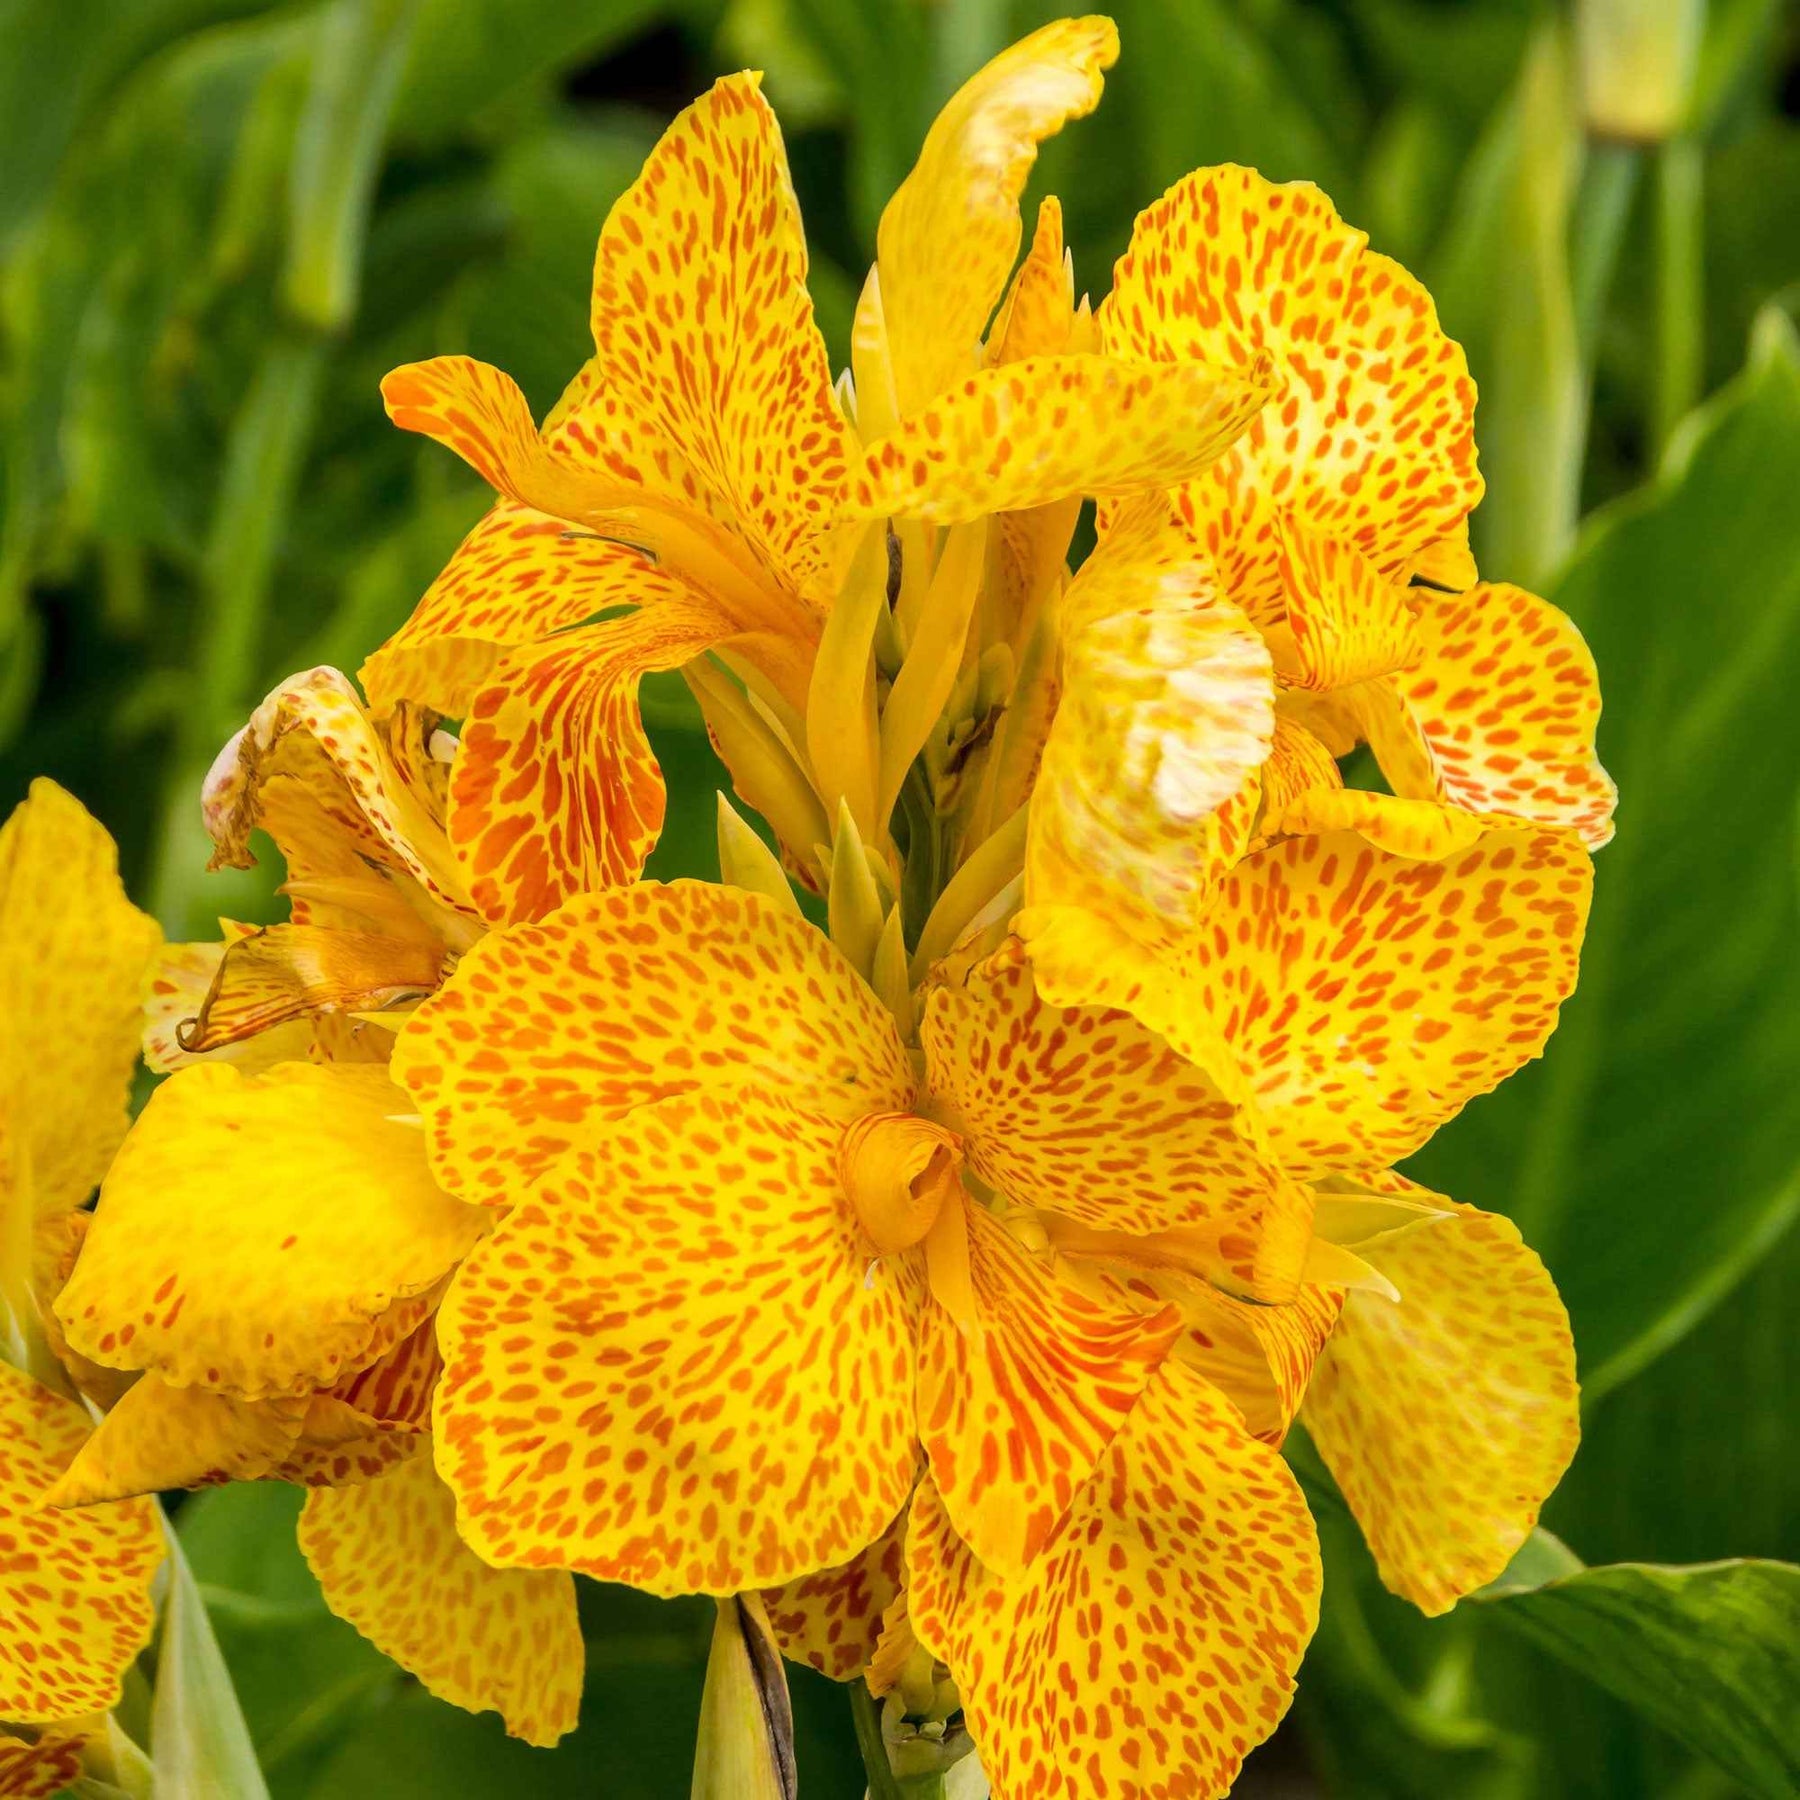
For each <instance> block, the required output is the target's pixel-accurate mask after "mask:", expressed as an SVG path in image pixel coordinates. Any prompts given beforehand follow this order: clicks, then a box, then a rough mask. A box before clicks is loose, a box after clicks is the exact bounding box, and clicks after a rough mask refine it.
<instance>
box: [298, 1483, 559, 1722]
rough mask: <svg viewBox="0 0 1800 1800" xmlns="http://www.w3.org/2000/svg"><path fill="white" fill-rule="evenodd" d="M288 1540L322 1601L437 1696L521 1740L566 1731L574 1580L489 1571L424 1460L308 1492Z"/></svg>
mask: <svg viewBox="0 0 1800 1800" xmlns="http://www.w3.org/2000/svg"><path fill="white" fill-rule="evenodd" d="M299 1536H300V1548H301V1549H302V1550H303V1551H304V1552H305V1554H306V1560H307V1561H308V1562H309V1563H310V1564H311V1565H312V1570H313V1573H314V1574H315V1575H317V1576H318V1578H319V1585H320V1587H321V1588H322V1589H323V1590H324V1594H325V1603H326V1605H327V1606H329V1607H330V1608H331V1610H332V1611H333V1612H334V1613H336V1614H337V1615H338V1617H339V1618H341V1619H348V1620H349V1621H350V1623H351V1624H352V1625H354V1626H355V1627H356V1629H357V1630H358V1631H360V1632H361V1633H362V1634H363V1636H364V1637H366V1638H368V1639H369V1641H370V1642H371V1643H372V1644H374V1645H375V1647H376V1648H377V1649H378V1650H381V1651H383V1652H385V1653H386V1654H387V1655H388V1656H391V1657H392V1658H393V1659H394V1661H395V1662H397V1663H398V1664H399V1665H400V1666H401V1667H402V1668H403V1669H405V1670H407V1671H408V1672H409V1673H410V1674H413V1675H416V1676H417V1677H418V1678H419V1680H420V1681H422V1682H423V1683H424V1684H425V1686H426V1687H427V1688H429V1689H430V1690H431V1692H432V1693H434V1694H436V1695H437V1697H438V1698H439V1699H440V1700H448V1701H449V1702H450V1703H451V1705H453V1706H460V1707H463V1708H465V1709H466V1710H468V1711H469V1712H485V1711H488V1710H492V1711H494V1712H497V1713H499V1714H500V1716H501V1718H502V1719H504V1720H505V1722H506V1729H507V1730H508V1731H509V1732H510V1733H511V1734H512V1735H513V1736H514V1737H521V1738H523V1739H524V1740H525V1741H526V1742H527V1743H529V1744H554V1743H555V1742H556V1740H557V1739H558V1738H560V1737H561V1736H562V1735H563V1734H564V1733H565V1732H569V1731H573V1730H574V1729H575V1717H576V1714H577V1712H578V1711H579V1710H580V1707H581V1683H582V1675H583V1672H584V1668H585V1652H584V1649H583V1646H582V1641H581V1627H580V1624H579V1622H578V1621H577V1619H576V1617H575V1583H574V1581H573V1580H572V1579H571V1578H570V1577H569V1576H568V1575H566V1574H563V1573H561V1572H560V1571H556V1570H542V1571H539V1570H530V1569H493V1568H489V1567H488V1565H487V1564H486V1563H484V1562H483V1561H482V1560H481V1558H480V1557H478V1556H477V1555H476V1554H475V1552H474V1551H473V1550H471V1549H470V1548H469V1547H468V1545H467V1544H465V1543H464V1542H463V1541H462V1539H461V1538H460V1537H458V1536H457V1533H456V1502H455V1500H454V1499H453V1498H452V1497H451V1493H450V1490H449V1489H448V1488H447V1487H445V1486H444V1484H443V1482H442V1480H441V1479H440V1478H439V1476H438V1474H437V1471H436V1470H435V1469H433V1468H432V1466H431V1459H430V1458H429V1457H426V1456H416V1457H413V1458H412V1459H411V1460H410V1461H408V1462H404V1463H402V1464H401V1465H400V1466H399V1467H398V1468H397V1469H394V1470H391V1471H390V1472H389V1473H387V1474H385V1475H382V1476H381V1477H379V1478H378V1479H377V1480H374V1481H367V1482H363V1483H362V1484H360V1485H359V1486H356V1487H345V1488H322V1489H319V1490H318V1491H316V1492H314V1493H312V1494H310V1495H308V1497H307V1501H306V1507H305V1510H304V1511H303V1512H302V1513H301V1515H300V1532H299Z"/></svg>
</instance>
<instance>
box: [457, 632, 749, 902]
mask: <svg viewBox="0 0 1800 1800" xmlns="http://www.w3.org/2000/svg"><path fill="white" fill-rule="evenodd" d="M730 629H731V626H730V621H729V620H727V619H725V618H723V617H722V616H721V615H720V614H719V613H718V612H716V611H714V610H712V609H709V608H707V607H705V606H703V605H700V604H698V603H696V602H693V601H687V600H682V601H676V602H672V603H669V604H666V605H662V606H652V607H646V608H641V609H640V610H638V611H637V612H634V613H631V614H629V615H627V616H626V617H625V618H622V619H610V620H607V621H605V622H604V623H601V624H598V625H591V626H588V627H586V628H585V629H583V630H579V631H571V632H567V633H564V634H563V635H561V636H559V637H556V638H553V639H551V640H550V641H549V642H548V643H544V644H539V645H535V646H532V647H530V648H526V649H520V650H516V651H514V652H513V653H512V654H511V655H509V656H508V657H507V658H506V659H505V660H504V661H503V662H502V663H500V664H499V666H498V667H497V668H496V669H495V670H494V673H493V678H492V680H491V681H490V682H489V684H488V685H487V686H486V687H484V688H483V689H482V690H481V691H480V692H479V693H478V694H477V695H476V696H475V698H474V702H473V704H472V706H471V708H470V711H469V715H468V719H467V722H466V723H465V725H464V728H463V737H462V748H461V750H460V751H459V752H458V754H457V758H456V766H455V770H454V772H453V774H452V776H451V785H450V839H451V842H452V844H453V845H454V846H455V848H456V853H457V856H458V858H459V859H460V861H461V864H462V869H463V874H464V877H465V879H466V880H467V882H468V886H469V892H470V894H471V896H472V897H473V899H474V902H475V905H476V906H477V908H478V909H479V910H480V911H481V913H482V915H483V916H484V917H485V918H487V919H489V920H490V921H492V922H494V923H496V924H504V923H507V922H508V921H511V920H515V919H538V918H542V917H543V915H544V914H545V913H547V912H549V911H550V910H552V908H554V907H556V906H558V905H560V904H561V902H563V901H564V900H566V899H568V898H569V897H570V896H571V895H574V894H579V893H583V892H585V891H586V890H588V889H590V888H601V887H619V886H622V885H624V884H625V883H627V882H631V881H635V880H636V879H637V877H638V875H639V874H641V873H642V871H643V867H644V859H645V858H646V857H647V856H648V855H649V854H650V852H651V850H652V849H653V848H655V845H656V840H657V837H658V836H659V835H660V833H661V831H662V822H663V807H664V793H663V782H662V771H661V770H660V769H659V768H658V767H657V764H656V758H655V756H654V754H653V753H652V751H651V749H650V740H649V738H648V737H647V736H646V735H645V733H644V721H643V717H642V715H641V713H640V712H639V710H638V683H639V681H640V680H641V679H642V678H643V677H644V676H645V675H647V674H649V673H650V672H651V671H652V670H657V669H673V668H678V667H679V666H680V665H681V664H682V663H684V662H687V661H688V660H689V659H690V658H692V657H694V656H697V655H699V654H700V653H701V652H702V651H704V650H708V649H710V648H711V647H712V646H713V645H714V644H716V643H717V642H718V641H719V640H720V638H722V637H724V636H726V635H728V634H729V632H730Z"/></svg>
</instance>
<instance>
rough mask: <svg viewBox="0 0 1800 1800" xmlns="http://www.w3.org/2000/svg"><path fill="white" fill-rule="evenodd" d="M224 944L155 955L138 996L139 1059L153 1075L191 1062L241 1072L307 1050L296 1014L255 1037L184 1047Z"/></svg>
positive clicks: (166, 949)
mask: <svg viewBox="0 0 1800 1800" xmlns="http://www.w3.org/2000/svg"><path fill="white" fill-rule="evenodd" d="M226 949H227V944H226V943H223V942H221V943H216V944H164V945H163V947H162V949H161V950H160V951H159V952H158V953H157V957H156V962H155V965H154V967H153V969H152V971H151V975H150V987H149V991H148V993H147V994H146V996H145V999H144V1061H145V1063H146V1064H147V1065H148V1066H149V1067H150V1068H152V1069H154V1070H155V1071H156V1073H157V1074H159V1075H172V1074H174V1072H175V1071H176V1070H177V1069H185V1068H186V1067H187V1066H188V1065H189V1064H190V1063H194V1062H230V1063H235V1064H236V1065H237V1066H238V1068H239V1069H241V1070H242V1071H243V1073H244V1074H246V1075H254V1074H258V1073H260V1072H261V1071H262V1070H264V1069H268V1068H272V1067H274V1065H275V1064H276V1063H278V1062H293V1061H296V1060H297V1059H299V1058H302V1057H304V1056H305V1055H306V1054H307V1052H308V1051H309V1050H310V1049H311V1048H312V1042H313V1030H312V1025H311V1024H310V1022H309V1021H308V1020H306V1019H304V1018H296V1019H293V1020H291V1021H290V1022H289V1023H287V1024H285V1025H274V1026H271V1027H270V1028H269V1029H268V1030H266V1031H260V1032H258V1033H257V1034H256V1036H255V1037H252V1038H246V1039H243V1040H241V1041H239V1042H234V1043H227V1044H221V1045H220V1046H219V1047H218V1048H217V1049H216V1050H207V1051H203V1052H196V1051H192V1050H184V1049H183V1048H182V1047H181V1039H182V1037H184V1036H187V1035H189V1033H188V1032H187V1030H186V1027H188V1026H189V1024H190V1023H191V1022H192V1021H193V1020H194V1019H196V1018H198V1017H199V1015H200V1009H201V1007H203V1006H204V1005H205V1004H206V997H207V995H208V994H209V993H210V992H211V991H212V986H213V983H214V982H215V981H216V980H217V979H218V975H219V965H220V963H221V962H223V961H224V959H225V951H226Z"/></svg>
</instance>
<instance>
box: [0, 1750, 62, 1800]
mask: <svg viewBox="0 0 1800 1800" xmlns="http://www.w3.org/2000/svg"><path fill="white" fill-rule="evenodd" d="M81 1742H82V1740H81V1739H80V1738H73V1737H50V1736H45V1737H41V1738H39V1739H38V1740H37V1742H36V1743H35V1744H27V1743H25V1742H24V1741H23V1740H22V1739H20V1738H15V1737H11V1736H7V1735H4V1734H0V1794H5V1795H8V1796H10V1797H11V1800H49V1796H50V1795H52V1794H60V1793H61V1792H62V1791H63V1789H64V1788H66V1787H72V1786H73V1785H74V1784H75V1783H76V1782H77V1781H79V1780H80V1779H81Z"/></svg>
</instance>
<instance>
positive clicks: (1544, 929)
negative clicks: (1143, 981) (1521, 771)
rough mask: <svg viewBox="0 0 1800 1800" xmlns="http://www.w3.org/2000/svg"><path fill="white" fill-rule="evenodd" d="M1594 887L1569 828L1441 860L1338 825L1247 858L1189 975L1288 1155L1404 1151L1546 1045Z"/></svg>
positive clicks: (1512, 832)
mask: <svg viewBox="0 0 1800 1800" xmlns="http://www.w3.org/2000/svg"><path fill="white" fill-rule="evenodd" d="M1415 848H1416V846H1415ZM1592 886H1593V865H1592V864H1591V863H1590V861H1589V860H1588V857H1587V853H1586V852H1585V851H1584V850H1583V849H1582V847H1581V845H1580V843H1579V841H1578V840H1577V839H1576V837H1575V835H1574V834H1573V833H1572V832H1567V831H1557V830H1544V829H1534V828H1531V827H1523V826H1508V827H1506V828H1502V829H1495V830H1491V831H1487V832H1485V833H1483V835H1482V836H1481V837H1480V838H1479V840H1478V841H1477V842H1475V843H1474V844H1472V845H1470V846H1469V847H1467V848H1466V849H1462V850H1458V851H1454V852H1452V853H1451V854H1450V855H1448V856H1447V857H1446V858H1445V859H1444V860H1443V861H1441V862H1424V861H1417V860H1414V859H1413V858H1411V857H1406V856H1397V855H1395V854H1394V853H1393V852H1391V851H1388V850H1383V849H1380V848H1378V847H1377V846H1376V845H1374V844H1372V843H1370V842H1369V841H1368V839H1367V838H1366V837H1363V836H1361V835H1359V834H1358V833H1356V832H1352V831H1333V832H1328V833H1326V834H1325V835H1323V836H1319V837H1290V838H1284V839H1282V840H1281V841H1280V842H1279V843H1276V844H1274V845H1271V846H1270V847H1269V848H1268V849H1266V850H1259V851H1257V852H1256V853H1255V854H1254V855H1252V856H1249V857H1247V858H1246V859H1245V860H1244V861H1243V862H1241V863H1239V864H1238V865H1237V866H1236V867H1235V868H1234V869H1232V870H1231V871H1230V872H1229V873H1228V874H1227V875H1226V876H1225V878H1224V879H1223V881H1221V883H1220V884H1219V889H1218V897H1217V899H1216V901H1215V903H1214V906H1213V909H1212V912H1211V913H1210V915H1209V916H1208V918H1207V920H1206V923H1205V925H1204V926H1203V928H1202V930H1201V932H1200V934H1199V936H1198V938H1197V939H1196V940H1195V943H1194V946H1193V949H1192V954H1191V958H1190V968H1189V973H1190V975H1191V976H1192V978H1193V980H1194V981H1195V982H1196V983H1197V985H1198V987H1199V989H1200V990H1201V991H1202V992H1203V993H1204V995H1205V1003H1206V1007H1207V1010H1208V1012H1209V1013H1210V1015H1211V1017H1212V1020H1213V1022H1214V1024H1215V1025H1216V1027H1217V1029H1218V1030H1219V1032H1220V1033H1221V1035H1222V1036H1223V1037H1224V1038H1225V1040H1226V1041H1227V1042H1228V1043H1229V1044H1230V1045H1231V1047H1232V1049H1233V1050H1234V1052H1235V1053H1236V1056H1237V1059H1238V1062H1239V1065H1240V1067H1241V1069H1242V1071H1243V1075H1244V1079H1245V1080H1246V1081H1247V1083H1248V1084H1249V1086H1250V1088H1251V1090H1252V1091H1253V1093H1254V1095H1255V1098H1256V1103H1257V1107H1258V1110H1259V1113H1260V1115H1261V1118H1262V1121H1263V1123H1264V1125H1265V1127H1266V1129H1267V1130H1268V1132H1269V1135H1270V1139H1271V1141H1272V1143H1273V1146H1274V1149H1275V1151H1276V1154H1277V1155H1278V1156H1279V1158H1280V1160H1281V1163H1282V1166H1283V1167H1284V1168H1285V1169H1286V1170H1287V1171H1288V1172H1289V1173H1290V1174H1293V1175H1297V1176H1305V1175H1307V1174H1309V1173H1328V1172H1330V1171H1332V1170H1334V1169H1339V1168H1343V1167H1344V1166H1346V1165H1349V1166H1352V1167H1354V1166H1358V1165H1363V1166H1366V1165H1368V1164H1370V1163H1376V1164H1385V1163H1387V1162H1391V1161H1394V1160H1397V1159H1398V1158H1400V1157H1402V1156H1405V1155H1407V1154H1408V1153H1409V1152H1411V1151H1413V1150H1416V1149H1417V1148H1418V1147H1419V1145H1420V1144H1422V1143H1423V1142H1424V1141H1425V1139H1426V1138H1428V1137H1429V1136H1430V1135H1431V1133H1432V1132H1433V1131H1434V1130H1436V1128H1437V1127H1438V1126H1439V1125H1441V1124H1442V1123H1443V1122H1444V1121H1445V1120H1446V1119H1448V1118H1451V1117H1452V1116H1454V1114H1456V1113H1457V1112H1458V1111H1460V1110H1461V1108H1462V1106H1463V1105H1464V1103H1465V1102H1467V1101H1468V1100H1471V1099H1473V1098H1474V1096H1475V1095H1477V1094H1483V1093H1486V1092H1487V1091H1488V1089H1489V1088H1491V1087H1494V1086H1495V1085H1497V1084H1498V1083H1499V1082H1501V1081H1504V1080H1505V1079H1506V1077H1507V1076H1508V1075H1510V1074H1511V1073H1512V1072H1513V1071H1514V1070H1515V1069H1517V1068H1518V1067H1519V1066H1520V1065H1521V1064H1522V1063H1525V1062H1527V1061H1529V1060H1530V1059H1531V1058H1532V1057H1534V1056H1536V1055H1537V1054H1538V1053H1539V1052H1540V1051H1541V1050H1542V1049H1543V1047H1544V1042H1545V1040H1546V1039H1547V1038H1548V1037H1549V1035H1550V1033H1551V1031H1552V1030H1553V1029H1554V1027H1555V1024H1556V1013H1557V1008H1558V1007H1559V1006H1560V1005H1561V1004H1562V1002H1563V1000H1564V999H1565V998H1566V997H1567V996H1568V994H1569V993H1570V991H1571V990H1572V989H1573V988H1574V985H1575V973H1576V964H1577V960H1578V957H1579V954H1580V949H1581V937H1582V932H1583V930H1584V928H1585V926H1586V922H1587V909H1588V901H1589V898H1590V895H1591V891H1592Z"/></svg>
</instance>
